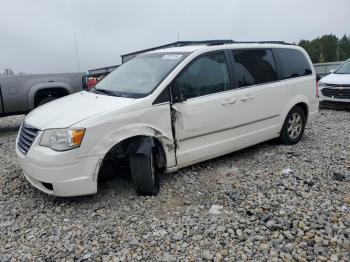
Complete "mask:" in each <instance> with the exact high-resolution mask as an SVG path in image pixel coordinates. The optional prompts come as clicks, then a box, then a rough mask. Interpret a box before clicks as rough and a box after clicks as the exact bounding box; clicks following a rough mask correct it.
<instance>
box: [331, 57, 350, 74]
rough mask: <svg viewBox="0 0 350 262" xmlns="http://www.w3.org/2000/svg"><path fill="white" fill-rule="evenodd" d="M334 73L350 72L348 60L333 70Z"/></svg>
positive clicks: (349, 61)
mask: <svg viewBox="0 0 350 262" xmlns="http://www.w3.org/2000/svg"><path fill="white" fill-rule="evenodd" d="M334 73H335V74H350V60H348V61H346V62H345V63H344V64H342V65H341V66H340V67H339V68H338V69H337V70H336V71H335V72H334Z"/></svg>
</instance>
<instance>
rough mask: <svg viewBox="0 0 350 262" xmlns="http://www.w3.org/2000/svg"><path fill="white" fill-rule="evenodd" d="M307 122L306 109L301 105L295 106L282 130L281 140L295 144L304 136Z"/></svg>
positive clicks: (288, 143) (287, 143)
mask: <svg viewBox="0 0 350 262" xmlns="http://www.w3.org/2000/svg"><path fill="white" fill-rule="evenodd" d="M305 124H306V117H305V113H304V110H303V109H302V108H301V107H300V106H295V107H293V108H292V109H291V110H290V111H289V113H288V115H287V117H286V119H285V121H284V124H283V127H282V130H281V135H280V140H281V142H282V143H284V144H286V145H294V144H296V143H298V142H299V141H300V139H301V138H302V137H303V134H304V130H305Z"/></svg>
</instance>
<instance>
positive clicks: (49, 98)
mask: <svg viewBox="0 0 350 262" xmlns="http://www.w3.org/2000/svg"><path fill="white" fill-rule="evenodd" d="M57 98H58V97H53V96H49V97H46V98H44V99H43V100H41V101H40V102H39V104H38V106H42V105H44V104H46V103H48V102H51V101H53V100H55V99H57Z"/></svg>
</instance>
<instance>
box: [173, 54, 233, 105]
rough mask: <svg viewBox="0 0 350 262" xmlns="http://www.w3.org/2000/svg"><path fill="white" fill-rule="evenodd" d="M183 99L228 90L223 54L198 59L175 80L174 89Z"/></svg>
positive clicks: (228, 83)
mask: <svg viewBox="0 0 350 262" xmlns="http://www.w3.org/2000/svg"><path fill="white" fill-rule="evenodd" d="M175 88H176V89H177V90H179V92H180V93H181V95H182V97H183V98H184V99H189V98H193V97H198V96H204V95H209V94H213V93H218V92H222V91H225V90H228V89H229V88H230V81H229V75H228V70H227V64H226V59H225V54H224V53H213V54H209V55H206V56H203V57H200V58H198V59H197V60H196V61H195V62H193V63H192V64H191V65H190V66H189V67H187V68H186V69H185V71H184V72H183V73H181V75H180V76H179V77H178V78H177V81H176V87H175Z"/></svg>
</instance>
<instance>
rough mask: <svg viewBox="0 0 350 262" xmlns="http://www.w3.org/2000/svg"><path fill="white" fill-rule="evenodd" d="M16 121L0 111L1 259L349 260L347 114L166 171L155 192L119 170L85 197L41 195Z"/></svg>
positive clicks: (328, 114) (326, 113) (328, 115)
mask: <svg viewBox="0 0 350 262" xmlns="http://www.w3.org/2000/svg"><path fill="white" fill-rule="evenodd" d="M22 120H23V116H18V117H7V118H1V119H0V210H1V212H0V231H1V234H0V261H31V260H38V261H78V260H79V259H81V260H84V261H158V260H162V261H193V260H195V261H204V260H214V261H242V260H243V261H280V260H284V261H293V260H295V261H350V254H349V252H350V242H349V236H350V220H349V215H350V195H349V192H350V183H349V181H350V135H349V130H350V112H344V111H330V110H323V111H321V112H320V114H319V115H318V116H317V117H316V120H315V121H314V122H311V123H309V124H308V125H307V127H306V130H305V136H304V138H303V140H302V141H301V142H300V143H298V144H296V145H293V146H284V145H279V144H277V143H275V142H267V143H263V144H260V145H256V146H254V147H251V148H248V149H245V150H241V151H239V152H236V153H232V154H229V155H226V156H223V157H220V158H217V159H214V160H211V161H206V162H204V163H200V164H197V165H194V166H191V167H188V168H185V169H182V170H180V171H179V172H178V173H176V174H164V175H162V176H161V181H160V182H161V190H160V193H159V195H158V196H155V197H139V196H137V195H136V194H135V193H134V191H133V189H132V184H131V182H130V180H128V179H125V178H120V177H117V176H115V177H112V178H111V179H110V180H109V181H108V183H106V184H103V185H102V187H101V190H100V191H99V193H98V194H97V195H94V196H83V197H76V198H56V197H51V196H48V195H46V194H44V193H41V192H39V191H38V190H36V189H35V188H34V187H32V186H31V185H30V184H29V183H28V182H27V181H26V180H25V179H24V177H23V172H22V170H20V168H19V167H18V164H17V162H16V157H15V153H14V149H15V138H16V132H17V130H18V128H19V125H20V123H21V121H22ZM287 169H290V170H291V171H288V172H286V170H287ZM283 170H285V171H284V172H283ZM334 174H338V177H339V178H340V177H344V179H338V180H337V179H334ZM214 205H216V206H220V212H217V213H216V214H210V213H209V210H210V208H211V207H212V206H214ZM221 207H222V208H221Z"/></svg>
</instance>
